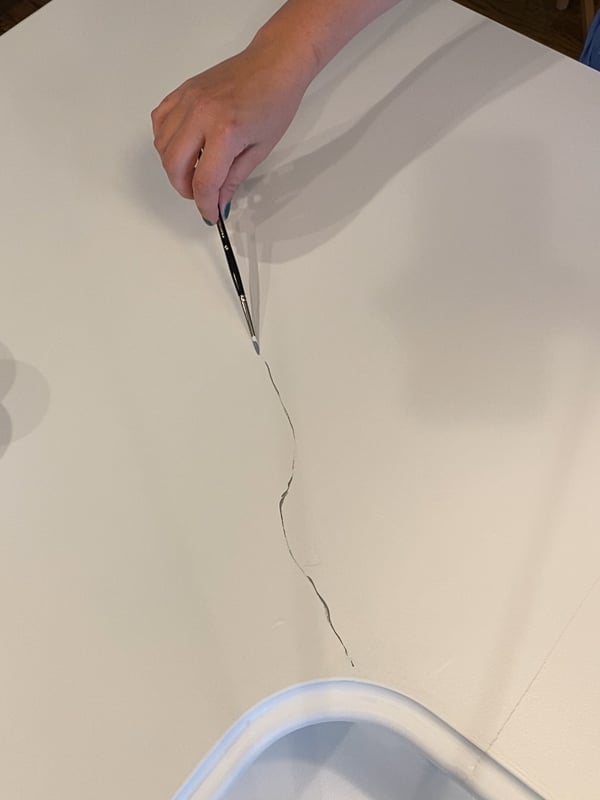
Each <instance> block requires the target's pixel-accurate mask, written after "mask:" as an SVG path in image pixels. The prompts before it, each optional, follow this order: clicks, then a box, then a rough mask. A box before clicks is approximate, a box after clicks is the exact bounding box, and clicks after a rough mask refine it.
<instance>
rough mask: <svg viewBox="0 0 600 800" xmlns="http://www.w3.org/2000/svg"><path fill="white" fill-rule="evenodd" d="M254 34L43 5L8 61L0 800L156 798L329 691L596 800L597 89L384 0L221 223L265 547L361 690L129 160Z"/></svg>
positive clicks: (533, 52)
mask: <svg viewBox="0 0 600 800" xmlns="http://www.w3.org/2000/svg"><path fill="white" fill-rule="evenodd" d="M275 6H276V3H275V2H271V0H262V2H257V3H252V4H246V3H241V2H237V0H236V1H235V2H234V0H231V2H227V3H221V4H203V3H197V2H192V0H175V1H174V2H170V3H164V2H158V0H143V1H142V0H130V1H129V2H128V3H126V4H124V5H123V4H122V3H120V2H117V0H107V2H105V3H102V4H98V3H95V2H92V0H77V2H76V1H75V0H53V2H52V3H51V4H49V5H48V6H46V7H45V8H44V9H42V10H41V11H40V12H38V13H37V14H35V15H34V16H33V17H32V18H30V19H28V20H26V21H25V22H24V23H23V24H22V25H21V26H18V27H17V28H16V29H14V30H13V31H10V32H9V33H8V34H6V35H5V36H3V37H2V38H1V39H0V97H1V98H2V106H1V107H2V126H0V143H1V144H2V150H3V152H4V153H5V154H6V157H5V159H4V161H3V167H2V181H1V182H0V214H1V215H0V218H1V219H2V221H3V235H2V262H1V267H0V274H1V277H2V292H0V342H1V343H2V348H3V349H2V351H0V395H2V403H3V406H2V410H1V411H0V431H2V434H0V635H1V639H2V649H3V657H2V659H1V660H0V708H1V709H2V713H1V714H0V795H2V796H7V797H9V796H12V797H15V796H18V797H20V798H24V800H30V798H34V797H36V798H37V797H39V796H42V795H44V796H48V797H55V796H60V797H62V798H65V800H74V798H76V797H77V798H79V797H81V796H85V797H86V798H89V800H95V798H101V797H102V798H104V797H107V796H109V797H111V798H126V797H127V798H129V797H131V796H132V795H135V796H136V797H143V798H145V800H154V798H157V799H158V798H165V797H168V796H170V794H171V793H172V792H173V791H175V789H176V788H177V786H178V785H179V784H180V782H181V780H182V779H183V778H184V777H185V775H186V774H187V773H188V772H189V771H190V770H191V769H192V768H193V767H194V765H195V764H196V763H197V762H198V761H199V760H200V758H201V757H202V756H203V754H204V753H205V752H206V751H207V750H208V749H209V748H210V747H211V745H212V744H213V743H214V742H215V741H216V740H217V739H218V738H219V736H221V735H222V733H223V732H224V731H225V730H226V729H227V727H228V726H229V725H230V724H231V723H233V721H234V720H235V719H237V718H238V717H239V716H240V715H241V714H242V713H243V712H244V711H245V710H246V709H248V708H249V707H250V706H251V705H252V704H254V703H255V702H257V701H258V700H260V699H261V698H262V697H264V696H266V695H267V694H270V693H272V692H274V691H276V690H279V689H281V688H284V687H285V686H288V685H290V684H293V683H296V682H298V681H303V680H308V679H313V678H323V677H328V676H331V675H355V676H357V677H363V678H367V679H369V680H372V681H376V682H381V683H384V684H386V685H390V686H393V687H394V688H397V689H398V690H400V691H403V692H405V693H408V694H410V695H412V696H414V697H415V698H416V699H418V700H419V701H420V702H422V703H424V704H425V705H427V706H428V707H430V708H431V709H432V710H433V711H434V712H435V713H437V714H439V715H440V716H441V717H442V718H444V719H446V720H447V721H448V722H449V723H450V724H451V725H453V726H454V727H456V728H457V729H459V730H460V731H461V732H462V733H464V734H465V735H466V736H467V737H469V738H471V739H473V740H474V741H475V742H476V743H477V744H479V745H480V746H481V747H482V748H484V749H488V748H489V749H490V750H491V752H492V754H498V755H499V756H500V757H501V758H502V760H504V761H505V762H506V763H509V764H510V765H511V767H512V768H513V769H515V770H516V771H517V772H518V773H520V774H521V775H523V776H525V778H526V779H527V780H528V781H529V782H531V783H533V784H534V786H535V788H537V789H538V790H540V791H542V790H543V794H544V795H545V796H546V797H547V798H548V800H572V798H573V797H575V796H576V797H577V798H578V800H592V798H594V800H595V798H596V796H597V786H598V773H597V760H596V758H595V754H596V752H597V750H598V746H599V745H600V723H599V722H598V719H600V714H599V713H598V712H600V700H599V699H598V697H597V693H594V691H593V687H592V684H590V683H589V681H587V678H586V675H587V672H585V670H583V668H582V667H581V658H573V659H571V658H570V657H569V653H571V652H572V653H587V654H588V657H589V659H590V661H589V663H592V662H593V660H594V659H595V658H596V656H597V655H598V653H597V650H598V646H597V643H596V642H595V635H594V630H595V628H594V616H593V614H590V615H588V610H589V608H590V606H588V605H586V603H584V602H583V601H584V598H586V597H587V596H588V594H589V592H590V588H591V587H592V585H593V584H594V582H595V581H596V580H597V578H598V575H600V566H599V563H600V561H599V558H600V539H599V538H598V536H597V533H596V531H597V519H598V512H599V510H600V509H599V504H600V501H599V500H598V493H597V488H596V476H597V474H598V467H599V466H600V465H599V463H598V462H599V460H600V459H599V456H598V453H600V447H599V445H600V418H599V412H600V403H599V399H600V397H599V382H598V378H599V368H600V351H599V347H598V344H599V334H600V326H599V324H598V318H599V315H598V307H599V305H600V302H599V300H600V276H599V274H598V268H597V258H596V252H597V233H596V232H597V208H596V195H597V191H596V183H597V181H596V178H595V175H596V173H597V166H598V164H597V162H598V147H597V131H598V129H599V128H600V107H599V106H598V102H597V99H598V94H599V90H600V78H599V76H598V75H597V74H596V73H594V72H592V71H591V70H587V69H585V68H583V67H581V66H580V65H578V64H576V63H574V62H570V61H567V60H566V59H564V58H561V57H559V56H557V55H555V54H552V53H550V52H549V51H547V50H545V49H543V48H541V47H539V46H537V45H535V44H533V43H531V42H529V41H527V40H525V39H523V38H521V37H518V36H516V35H514V34H512V33H510V32H508V31H506V30H504V29H502V28H500V27H498V26H496V25H494V24H492V23H489V22H486V21H482V20H481V19H480V18H478V17H477V16H475V15H473V14H471V13H469V12H467V11H465V10H464V9H462V8H460V7H458V6H455V5H454V4H452V3H450V2H446V0H414V2H408V1H407V2H404V3H402V4H400V6H399V7H398V8H397V9H396V10H395V11H394V12H392V13H391V14H390V15H389V16H388V17H387V18H385V19H382V20H380V22H378V23H377V24H375V25H374V26H373V27H372V28H371V29H370V30H368V31H366V32H365V33H364V34H363V35H362V36H360V37H358V38H357V39H356V40H355V42H354V43H353V44H352V45H351V46H350V47H349V48H348V49H347V50H346V51H345V52H344V53H343V54H342V55H341V56H340V58H339V59H338V60H336V62H334V64H332V65H331V67H330V68H329V69H328V70H327V71H326V72H325V73H324V74H323V75H322V76H320V78H319V80H318V81H317V82H316V83H315V85H314V87H313V88H312V89H311V92H310V94H309V95H308V96H307V98H306V102H305V104H304V106H303V109H302V111H301V114H300V115H299V117H298V119H297V120H296V122H295V123H294V126H293V127H292V129H291V130H290V131H289V134H288V136H287V137H286V139H285V140H284V142H283V143H282V144H281V146H280V148H279V149H278V150H277V152H276V153H275V154H273V156H272V158H271V159H270V160H269V162H268V163H267V164H265V165H264V167H263V168H262V170H261V172H260V174H259V177H258V178H257V179H256V180H254V181H252V182H251V183H249V185H248V186H247V187H246V189H245V190H244V191H243V192H242V193H241V194H240V196H239V197H238V199H237V203H236V207H235V208H234V210H233V212H232V217H231V229H232V237H233V239H234V244H235V245H236V247H237V249H238V251H239V253H240V262H241V264H242V266H243V267H244V270H245V271H246V273H247V271H248V264H247V260H249V261H250V262H251V267H250V272H251V273H252V279H251V283H252V285H253V287H254V292H255V294H256V288H257V284H259V286H260V328H261V340H262V346H263V351H264V353H265V354H266V355H267V357H268V358H269V361H270V363H271V365H272V367H273V370H274V373H275V375H276V378H277V380H278V383H279V385H280V387H281V390H282V393H283V395H284V398H285V401H286V403H287V405H288V408H289V410H290V412H291V414H292V418H293V420H294V424H295V426H296V432H297V436H298V463H297V470H296V479H295V484H294V487H293V491H292V493H291V494H290V496H289V498H288V502H287V505H286V518H287V523H288V533H289V535H290V540H291V542H292V544H293V547H294V549H295V552H296V553H297V556H298V558H299V560H300V561H301V563H302V564H303V565H305V567H306V568H307V570H308V571H309V572H310V574H311V575H313V576H314V578H315V580H316V581H317V583H318V585H319V587H320V589H321V591H322V592H323V594H324V596H325V597H326V598H327V601H328V603H329V605H330V607H331V610H332V614H333V617H334V621H335V624H336V626H337V627H338V629H339V631H340V633H341V635H342V636H343V638H344V641H345V642H346V644H347V646H348V648H349V650H350V652H351V655H352V657H353V658H354V660H355V662H356V665H357V666H356V669H354V670H353V669H352V668H351V667H350V665H349V663H348V660H347V659H346V658H345V656H344V653H343V651H342V650H341V648H340V647H339V645H338V642H337V640H335V638H334V637H333V635H332V633H331V631H330V629H329V627H328V625H327V622H326V619H325V617H324V614H323V610H322V607H321V605H320V604H319V602H318V600H317V599H316V597H315V596H314V594H313V593H311V589H310V586H308V584H307V583H306V581H305V580H304V578H303V577H302V576H301V575H300V574H299V573H298V571H297V570H296V569H295V567H294V565H293V564H292V562H291V560H290V558H289V554H288V553H287V550H286V548H285V546H284V542H283V538H282V532H281V527H280V524H279V517H278V509H277V502H278V499H279V495H280V493H281V491H282V489H283V488H284V486H285V483H286V481H287V478H288V474H289V459H290V454H291V442H290V437H289V431H288V429H287V426H286V422H285V419H284V418H283V415H282V413H281V409H280V408H279V406H278V403H277V399H276V397H275V396H274V393H273V391H272V388H271V386H270V384H269V382H268V379H267V376H266V372H265V369H264V366H263V365H262V364H261V362H260V361H259V360H258V359H257V358H256V357H255V356H254V355H253V351H252V348H251V346H250V343H249V341H248V339H247V337H246V333H245V330H244V327H243V324H242V322H241V319H240V314H239V309H238V308H237V306H236V302H235V298H234V296H233V292H232V289H231V287H230V283H229V278H228V276H227V274H226V269H225V265H224V261H223V256H222V253H221V252H220V251H219V247H218V241H217V237H216V233H215V232H214V231H211V230H209V229H207V228H205V227H204V226H203V224H202V223H201V221H199V219H198V218H197V215H196V213H195V211H194V209H193V208H192V207H191V206H190V205H189V204H186V203H185V202H184V201H182V200H180V199H179V198H178V197H177V196H176V195H175V194H174V193H173V192H172V191H171V190H170V188H169V186H168V184H167V182H166V180H165V179H164V177H163V175H162V174H161V170H160V167H159V164H158V162H157V159H156V158H155V155H154V153H153V152H152V146H151V134H150V127H149V111H150V109H151V108H152V107H153V106H154V105H155V104H156V103H157V102H158V101H159V100H160V98H161V97H162V96H163V95H164V94H165V93H166V92H167V91H169V90H170V89H172V88H173V87H174V86H175V85H176V84H177V83H179V82H180V81H182V80H183V79H185V78H186V77H188V76H189V75H191V74H193V73H195V72H198V71H200V70H201V69H202V68H204V67H206V66H208V65H210V64H212V63H214V62H215V61H216V60H218V59H219V58H222V57H225V56H226V55H228V54H230V53H231V52H232V51H234V50H235V49H236V48H239V47H242V46H243V45H244V44H245V42H246V41H247V40H248V38H249V37H250V36H251V34H252V32H253V31H254V30H255V29H256V27H257V26H258V25H259V24H260V22H261V21H262V20H263V19H264V18H265V17H266V16H267V15H268V13H269V11H270V10H271V9H273V8H274V7H275ZM261 176H262V177H261ZM254 243H256V245H255V244H254ZM246 257H247V258H246ZM256 263H258V267H256ZM257 273H258V280H257ZM593 597H595V595H589V603H592V602H593ZM582 603H583V605H582ZM559 640H560V642H559V644H558V646H557V641H559ZM569 647H572V648H573V649H572V651H571V650H570V649H568V648H569ZM565 648H567V650H565ZM591 675H592V673H590V676H588V677H590V680H592V678H591ZM556 687H559V688H560V691H561V692H562V693H563V694H562V695H561V696H560V698H559V699H557V694H556V692H555V688H556ZM565 706H566V707H568V708H569V709H570V710H571V711H570V713H571V714H572V717H569V719H571V720H572V724H571V727H570V729H569V732H568V734H567V733H566V732H565V731H564V730H563V729H562V727H561V726H560V725H558V726H556V727H555V728H553V729H550V728H549V726H548V721H549V720H551V719H556V718H557V717H559V718H560V717H561V715H560V712H559V711H558V709H560V708H563V707H565ZM567 736H568V737H570V738H569V742H568V745H567V743H566V737H567ZM541 741H544V742H545V745H544V747H543V748H541V749H540V742H541ZM550 751H551V752H553V753H554V756H553V757H552V758H549V757H548V758H544V752H545V753H548V752H550ZM574 753H575V755H574ZM575 764H576V770H577V775H576V776H575V777H574V776H573V768H574V765H575ZM571 781H576V782H577V786H576V790H575V787H573V784H572V782H571Z"/></svg>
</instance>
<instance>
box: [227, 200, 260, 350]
mask: <svg viewBox="0 0 600 800" xmlns="http://www.w3.org/2000/svg"><path fill="white" fill-rule="evenodd" d="M217 230H218V231H219V236H220V237H221V244H222V245H223V250H224V251H225V258H226V259H227V266H228V267H229V272H230V273H231V278H232V280H233V285H234V286H235V291H236V292H237V296H238V297H239V298H240V305H241V306H242V311H243V313H244V318H245V320H246V325H247V326H248V330H249V331H250V338H251V339H252V344H253V345H254V349H255V350H256V354H257V355H260V348H259V346H258V339H257V337H256V331H255V330H254V323H253V322H252V315H251V314H250V306H249V305H248V300H247V299H246V292H245V291H244V284H243V283H242V276H241V275H240V271H239V269H238V265H237V261H236V260H235V256H234V254H233V250H232V248H231V242H230V241H229V236H228V234H227V228H226V227H225V220H224V219H223V215H222V214H221V209H219V219H218V222H217Z"/></svg>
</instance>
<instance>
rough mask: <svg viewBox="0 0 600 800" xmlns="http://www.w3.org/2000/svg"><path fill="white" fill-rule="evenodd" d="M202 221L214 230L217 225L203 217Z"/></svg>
mask: <svg viewBox="0 0 600 800" xmlns="http://www.w3.org/2000/svg"><path fill="white" fill-rule="evenodd" d="M202 219H203V220H204V222H206V224H207V225H208V226H209V227H210V228H212V226H213V225H214V224H215V223H214V222H209V221H208V220H207V219H204V217H202Z"/></svg>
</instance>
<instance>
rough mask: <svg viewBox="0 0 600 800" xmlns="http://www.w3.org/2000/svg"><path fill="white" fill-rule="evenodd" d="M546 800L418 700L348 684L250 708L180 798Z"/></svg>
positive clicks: (298, 690)
mask: <svg viewBox="0 0 600 800" xmlns="http://www.w3.org/2000/svg"><path fill="white" fill-rule="evenodd" d="M322 798H323V799H324V798H327V800H542V798H541V797H540V795H538V794H536V793H535V792H533V791H532V790H531V789H529V788H528V787H527V786H525V785H524V784H523V783H522V782H521V781H519V780H518V779H517V778H516V777H515V776H514V775H511V774H510V773H509V772H507V771H506V770H505V769H503V768H502V767H501V766H500V765H499V764H498V763H497V762H495V761H494V760H493V759H491V758H490V757H489V756H487V755H486V754H485V753H483V752H482V751H481V750H479V749H478V748H477V747H475V746H474V745H473V744H471V743H470V742H469V741H467V740H466V739H465V738H463V737H462V736H460V734H458V733H457V732H456V731H454V730H453V729H452V728H450V727H449V726H448V725H446V724H445V723H444V722H442V721H441V720H440V719H438V718H437V717H436V716H434V715H433V714H431V713H430V712H429V711H427V710H426V709H425V708H423V707H422V706H420V705H419V704H418V703H415V702H414V701H412V700H410V699H409V698H407V697H405V696H404V695H401V694H399V693H397V692H394V691H391V690H389V689H384V688H382V687H380V686H375V685H372V684H367V683H362V682H359V681H350V680H341V681H325V682H319V683H309V684H304V685H302V686H298V687H295V688H293V689H289V690H287V691H285V692H282V693H281V694H278V695H275V696H273V697H271V698H269V699H268V700H265V701H264V702H263V703H261V704H259V705H258V706H256V707H255V708H254V709H252V710H251V711H249V712H248V713H247V714H246V715H245V716H244V717H242V719H240V721H239V722H238V723H237V724H236V725H234V727H233V728H232V729H231V730H230V731H229V732H228V733H227V734H226V735H225V736H224V737H223V739H222V740H221V741H220V742H219V743H218V744H217V746H216V747H215V748H214V750H213V751H212V752H211V753H209V755H208V756H207V757H206V758H205V759H204V761H203V762H202V763H201V764H200V765H199V767H198V768H197V769H196V770H195V772H194V773H193V774H192V775H191V776H190V778H189V779H188V780H187V781H186V783H185V784H184V785H183V787H182V788H181V789H180V790H179V792H178V793H177V794H176V795H175V798H174V800H321V799H322Z"/></svg>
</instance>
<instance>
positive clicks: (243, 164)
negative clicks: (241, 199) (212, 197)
mask: <svg viewBox="0 0 600 800" xmlns="http://www.w3.org/2000/svg"><path fill="white" fill-rule="evenodd" d="M272 149H273V148H272V147H269V148H266V147H264V146H260V145H251V146H250V147H247V148H246V149H245V150H244V151H243V152H242V153H240V154H239V156H237V157H236V158H235V159H234V160H233V162H232V164H231V167H230V169H229V173H228V175H227V177H226V178H225V181H224V182H223V186H222V187H221V191H220V193H219V207H220V208H225V207H226V206H227V203H229V202H230V201H231V199H232V197H233V195H234V194H235V193H236V192H237V190H238V189H239V188H240V185H241V184H242V183H243V182H244V181H245V180H246V178H248V177H249V176H250V175H251V174H252V172H254V170H255V169H256V167H257V166H258V165H259V164H260V163H261V162H262V161H264V160H265V158H266V157H267V156H268V155H269V153H270V152H271V150H272Z"/></svg>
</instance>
